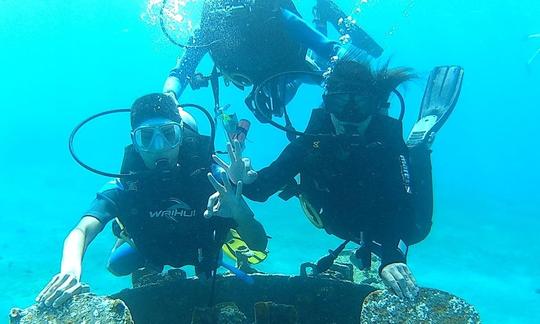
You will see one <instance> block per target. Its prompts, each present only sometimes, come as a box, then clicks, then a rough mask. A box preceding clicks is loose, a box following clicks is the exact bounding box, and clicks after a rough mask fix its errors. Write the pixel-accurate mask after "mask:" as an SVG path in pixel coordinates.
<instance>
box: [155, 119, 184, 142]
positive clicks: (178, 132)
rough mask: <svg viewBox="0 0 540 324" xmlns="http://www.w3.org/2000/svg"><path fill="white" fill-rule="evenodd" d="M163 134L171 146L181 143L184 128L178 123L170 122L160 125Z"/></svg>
mask: <svg viewBox="0 0 540 324" xmlns="http://www.w3.org/2000/svg"><path fill="white" fill-rule="evenodd" d="M160 131H161V135H163V138H164V139H165V141H166V142H167V144H169V145H170V146H176V145H178V144H180V141H181V140H182V129H181V127H180V125H178V124H169V125H164V126H161V127H160Z"/></svg>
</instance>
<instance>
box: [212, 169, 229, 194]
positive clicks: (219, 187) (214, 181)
mask: <svg viewBox="0 0 540 324" xmlns="http://www.w3.org/2000/svg"><path fill="white" fill-rule="evenodd" d="M207 176H208V181H210V183H211V184H212V186H213V187H214V189H216V191H217V192H219V193H225V187H224V186H223V185H222V184H221V183H219V182H218V181H217V179H216V178H214V175H213V174H212V173H210V172H208V174H207ZM227 182H228V180H227Z"/></svg>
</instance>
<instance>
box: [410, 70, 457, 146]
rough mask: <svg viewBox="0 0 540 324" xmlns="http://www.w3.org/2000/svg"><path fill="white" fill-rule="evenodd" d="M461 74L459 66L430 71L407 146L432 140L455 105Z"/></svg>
mask: <svg viewBox="0 0 540 324" xmlns="http://www.w3.org/2000/svg"><path fill="white" fill-rule="evenodd" d="M463 75H464V70H463V68H462V67H460V66H439V67H436V68H435V69H434V70H433V71H432V72H431V74H430V76H429V80H428V83H427V86H426V90H425V92H424V97H423V99H422V105H421V106H420V113H419V115H418V121H417V122H416V124H415V125H414V127H413V129H412V131H411V133H410V135H409V138H408V139H407V145H408V146H415V145H418V144H420V143H426V142H427V143H428V144H430V143H431V142H432V141H433V135H434V134H435V133H436V132H437V131H439V130H440V129H441V127H442V126H443V125H444V123H445V122H446V120H447V119H448V117H450V114H451V113H452V111H453V110H454V108H455V107H456V104H457V101H458V98H459V94H460V92H461V86H462V84H463Z"/></svg>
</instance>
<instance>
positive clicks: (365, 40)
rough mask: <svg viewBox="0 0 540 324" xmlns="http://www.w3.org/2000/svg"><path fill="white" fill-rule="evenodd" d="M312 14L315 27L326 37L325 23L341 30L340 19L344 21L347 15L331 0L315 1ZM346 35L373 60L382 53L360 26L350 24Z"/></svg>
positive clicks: (381, 49) (379, 47) (380, 48)
mask: <svg viewBox="0 0 540 324" xmlns="http://www.w3.org/2000/svg"><path fill="white" fill-rule="evenodd" d="M313 14H314V16H315V20H314V22H315V25H316V28H317V30H318V31H320V32H321V33H322V34H324V35H327V33H328V29H327V23H328V22H330V23H331V24H332V25H333V26H334V28H335V29H336V30H337V31H339V30H341V29H343V26H341V25H340V23H339V21H340V19H346V18H347V17H348V16H349V15H348V14H346V13H345V12H344V11H343V10H341V8H339V6H338V5H337V4H336V3H335V1H333V0H317V4H316V5H315V7H314V8H313ZM347 29H348V30H347V31H346V32H347V34H349V35H350V36H351V39H352V42H353V44H355V45H356V46H358V47H359V48H360V49H362V50H363V51H366V52H367V53H368V54H369V55H371V56H373V57H374V58H378V57H379V56H381V55H382V53H383V51H384V50H383V48H382V47H381V46H380V45H379V44H377V42H376V41H375V40H374V39H373V38H371V36H369V34H368V33H367V32H365V31H364V30H363V29H362V28H361V27H360V26H358V25H357V24H351V25H350V26H348V28H347Z"/></svg>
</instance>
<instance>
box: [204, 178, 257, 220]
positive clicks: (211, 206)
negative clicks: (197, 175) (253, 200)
mask: <svg viewBox="0 0 540 324" xmlns="http://www.w3.org/2000/svg"><path fill="white" fill-rule="evenodd" d="M208 180H209V181H210V183H211V184H212V186H214V189H216V191H217V192H216V193H215V194H213V195H212V196H210V198H208V205H207V207H206V211H205V212H204V217H206V218H211V217H214V216H218V217H223V218H232V219H235V220H238V219H239V218H241V217H245V216H246V215H252V213H251V210H250V209H249V207H248V206H247V204H246V203H245V201H244V200H243V199H242V181H238V182H237V184H236V188H233V186H232V185H231V183H230V182H229V179H228V178H227V174H226V173H225V172H222V173H221V180H222V182H223V184H221V183H219V182H218V181H217V180H216V178H214V176H213V175H212V174H211V173H208ZM246 213H247V214H246Z"/></svg>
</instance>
